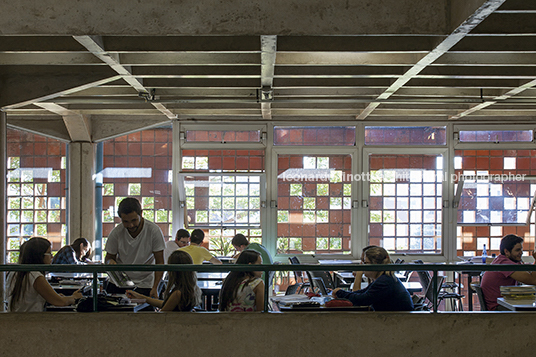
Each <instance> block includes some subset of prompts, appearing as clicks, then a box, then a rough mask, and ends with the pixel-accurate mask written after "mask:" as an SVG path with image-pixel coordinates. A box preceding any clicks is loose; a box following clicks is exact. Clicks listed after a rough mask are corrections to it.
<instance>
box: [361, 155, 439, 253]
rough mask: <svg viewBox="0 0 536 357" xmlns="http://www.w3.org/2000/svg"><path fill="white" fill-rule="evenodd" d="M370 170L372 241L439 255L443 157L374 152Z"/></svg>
mask: <svg viewBox="0 0 536 357" xmlns="http://www.w3.org/2000/svg"><path fill="white" fill-rule="evenodd" d="M369 174H370V179H369V180H367V182H369V195H370V198H369V228H370V229H369V244H372V245H379V246H382V247H384V248H385V249H387V250H388V251H390V252H393V253H411V254H419V253H428V254H439V253H441V252H442V245H441V237H442V229H441V228H442V224H441V222H442V204H441V202H442V192H443V157H442V155H440V154H437V155H424V154H408V155H404V154H370V155H369Z"/></svg>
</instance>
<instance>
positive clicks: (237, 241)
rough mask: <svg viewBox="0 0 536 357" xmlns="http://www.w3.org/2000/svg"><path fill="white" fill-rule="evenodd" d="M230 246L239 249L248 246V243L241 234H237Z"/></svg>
mask: <svg viewBox="0 0 536 357" xmlns="http://www.w3.org/2000/svg"><path fill="white" fill-rule="evenodd" d="M231 244H232V245H236V246H238V247H240V246H241V245H246V246H247V245H249V242H248V239H247V238H246V236H245V235H243V234H242V233H238V234H237V235H235V236H234V237H233V240H232V241H231Z"/></svg>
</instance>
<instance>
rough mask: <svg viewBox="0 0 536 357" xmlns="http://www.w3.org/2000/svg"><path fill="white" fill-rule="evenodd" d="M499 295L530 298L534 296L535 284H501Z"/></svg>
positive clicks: (535, 294)
mask: <svg viewBox="0 0 536 357" xmlns="http://www.w3.org/2000/svg"><path fill="white" fill-rule="evenodd" d="M501 295H502V296H503V297H504V298H507V299H523V300H530V299H533V300H534V298H535V296H536V286H534V285H519V286H518V285H514V286H501Z"/></svg>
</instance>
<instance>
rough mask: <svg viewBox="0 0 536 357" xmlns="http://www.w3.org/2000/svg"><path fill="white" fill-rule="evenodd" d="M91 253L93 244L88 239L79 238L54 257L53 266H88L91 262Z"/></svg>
mask: <svg viewBox="0 0 536 357" xmlns="http://www.w3.org/2000/svg"><path fill="white" fill-rule="evenodd" d="M90 252H91V243H89V241H88V240H87V239H86V238H78V239H76V240H75V241H74V242H73V243H72V244H70V245H66V246H64V247H63V248H61V249H60V250H58V252H57V253H56V254H55V255H54V259H52V264H88V263H91V260H89V259H88V256H87V254H88V253H90Z"/></svg>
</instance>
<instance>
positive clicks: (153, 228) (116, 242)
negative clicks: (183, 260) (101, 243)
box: [105, 220, 166, 288]
mask: <svg viewBox="0 0 536 357" xmlns="http://www.w3.org/2000/svg"><path fill="white" fill-rule="evenodd" d="M165 247H166V245H165V242H164V235H163V234H162V230H160V228H159V227H158V226H157V225H156V224H154V223H153V222H151V221H148V220H144V223H143V228H142V230H141V232H140V234H138V236H137V237H136V238H132V236H131V235H130V233H128V230H127V229H126V228H125V227H123V224H122V223H121V224H119V225H118V226H116V227H115V228H114V229H113V230H112V231H111V232H110V235H109V236H108V240H107V241H106V248H105V250H106V252H107V253H109V254H117V263H118V264H154V255H153V252H159V251H162V250H164V249H165ZM126 273H127V275H128V276H129V277H130V278H131V279H132V281H133V282H134V283H135V284H136V286H137V287H139V288H152V287H153V282H154V272H152V271H127V272H126Z"/></svg>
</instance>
